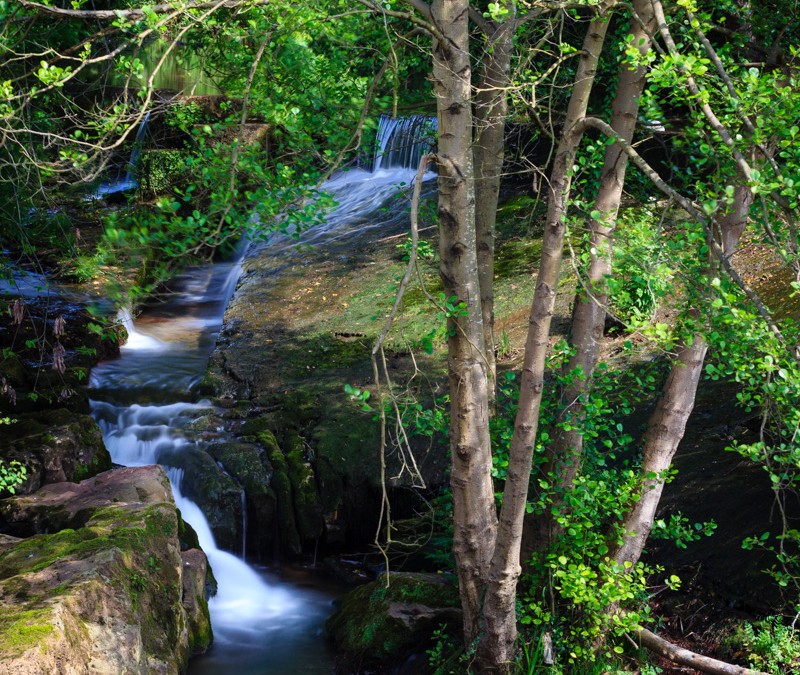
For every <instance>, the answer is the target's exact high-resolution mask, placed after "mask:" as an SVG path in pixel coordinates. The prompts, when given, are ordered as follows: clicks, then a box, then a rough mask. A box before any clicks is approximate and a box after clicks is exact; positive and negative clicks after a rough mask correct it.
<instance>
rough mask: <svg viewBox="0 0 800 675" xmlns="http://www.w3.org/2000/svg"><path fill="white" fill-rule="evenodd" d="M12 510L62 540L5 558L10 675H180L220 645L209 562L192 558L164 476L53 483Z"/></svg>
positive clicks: (142, 470)
mask: <svg viewBox="0 0 800 675" xmlns="http://www.w3.org/2000/svg"><path fill="white" fill-rule="evenodd" d="M3 508H4V510H5V511H6V512H13V513H15V514H17V515H18V516H22V515H23V514H29V515H30V516H32V517H33V518H34V519H36V520H37V526H36V527H37V528H38V529H41V530H48V531H50V532H51V533H50V534H36V535H34V536H31V537H28V538H26V539H22V540H20V541H17V542H16V543H13V542H6V543H9V544H11V545H10V546H7V547H6V548H4V549H3V550H2V551H0V672H8V673H20V674H31V675H32V674H34V673H36V674H39V673H57V672H58V673H82V672H90V671H91V672H100V673H123V672H131V673H133V672H136V673H144V672H149V673H154V672H157V673H165V674H168V675H171V674H173V673H174V674H176V675H177V673H180V672H183V670H184V668H185V666H186V662H187V659H188V657H189V655H190V653H191V651H192V650H201V649H204V648H205V647H206V646H207V645H208V643H209V641H210V633H209V632H208V630H207V626H208V614H207V608H206V607H205V604H204V602H201V601H200V600H199V599H198V596H202V594H203V592H202V589H203V588H204V584H205V569H204V563H203V559H204V556H203V554H202V553H201V552H199V551H191V552H186V553H185V554H184V555H182V554H181V551H180V545H179V541H178V530H179V517H178V513H177V509H176V508H175V504H174V502H173V501H172V496H171V490H170V487H169V481H168V480H167V477H166V475H165V474H164V472H163V470H162V469H161V468H159V467H154V466H149V467H137V468H126V469H120V470H118V471H109V472H106V473H102V474H100V475H98V476H95V477H94V478H90V479H88V480H85V481H83V482H82V483H80V484H72V483H60V484H56V485H48V486H45V487H44V488H42V489H41V490H39V491H38V492H36V493H34V494H31V495H27V496H23V497H15V498H11V499H8V500H5V502H4V503H3ZM47 513H55V514H57V517H56V520H55V521H54V522H52V523H48V522H47V519H46V514H47ZM64 524H67V525H70V527H65V528H63V529H59V528H61V527H62V525H64ZM187 563H188V564H187ZM187 608H188V611H187Z"/></svg>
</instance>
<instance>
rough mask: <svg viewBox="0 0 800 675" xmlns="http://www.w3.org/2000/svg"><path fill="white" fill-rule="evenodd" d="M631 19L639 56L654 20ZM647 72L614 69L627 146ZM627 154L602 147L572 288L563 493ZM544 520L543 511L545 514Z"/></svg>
mask: <svg viewBox="0 0 800 675" xmlns="http://www.w3.org/2000/svg"><path fill="white" fill-rule="evenodd" d="M633 11H634V16H633V17H632V19H631V27H630V35H632V36H633V40H632V41H631V44H632V45H633V46H634V47H635V48H636V49H637V50H638V52H639V54H641V55H642V56H644V55H645V54H647V52H648V50H649V49H650V44H651V35H652V34H653V31H654V29H655V16H654V14H653V6H652V3H651V2H650V0H636V1H635V2H634V5H633ZM646 72H647V68H646V67H645V66H643V65H640V66H638V67H633V66H632V65H631V64H629V63H623V64H622V66H621V67H620V73H619V85H618V87H617V92H616V95H615V96H614V101H613V103H612V112H611V128H612V129H614V131H615V132H616V133H617V134H619V136H620V137H622V138H624V139H625V140H626V141H627V142H629V143H630V142H631V140H632V139H633V132H634V129H635V127H636V119H637V116H638V114H639V98H640V97H641V95H642V90H643V89H644V84H645V75H646ZM627 168H628V156H627V155H626V154H625V153H624V152H623V150H622V148H621V147H620V146H619V144H618V143H614V144H613V145H609V146H608V147H607V149H606V154H605V159H604V162H603V170H602V173H601V176H600V187H599V188H598V191H597V197H596V199H595V204H594V210H595V211H598V212H599V213H600V217H599V218H597V219H595V218H591V219H590V221H589V230H590V232H591V238H590V242H589V256H590V257H589V268H588V270H587V274H586V278H585V280H584V282H583V283H582V284H579V285H578V290H577V293H576V296H575V305H574V309H573V313H572V326H571V345H572V347H573V349H574V353H573V355H572V357H571V358H570V359H569V361H568V362H567V364H566V366H565V368H564V372H565V374H567V373H580V374H581V375H579V376H577V377H573V378H572V381H571V382H570V383H569V384H568V385H567V386H566V387H565V388H564V391H563V392H562V394H561V404H562V406H563V412H562V419H564V418H565V417H568V418H569V420H570V424H569V427H570V428H569V429H567V430H559V431H558V432H557V433H556V434H555V437H554V439H553V443H552V445H551V446H550V449H549V454H550V456H551V458H552V459H551V460H550V462H549V464H550V466H549V467H548V470H546V473H549V472H550V471H553V472H554V473H556V475H558V476H559V477H560V481H559V485H560V486H561V487H562V488H564V489H565V490H569V489H570V488H571V487H572V484H573V482H574V480H575V476H576V475H577V474H578V471H579V470H580V467H581V463H582V453H583V431H582V429H581V428H580V427H581V422H582V421H583V420H584V418H585V406H586V396H587V394H588V391H589V387H590V384H591V377H592V374H593V373H594V369H595V366H596V365H597V353H598V348H599V344H600V341H601V340H602V338H603V329H604V326H605V319H606V310H607V308H608V284H607V279H608V277H609V276H610V275H611V262H612V256H613V235H614V229H615V227H616V223H617V214H618V212H619V206H620V202H621V200H622V188H623V186H624V185H625V173H626V171H627ZM546 517H549V513H548V514H546ZM554 527H557V526H556V525H555V523H554V522H553V521H552V519H550V530H551V531H550V532H549V537H548V538H549V540H550V541H552V540H553V539H554V537H555V536H556V534H557V533H556V532H555V531H553V528H554Z"/></svg>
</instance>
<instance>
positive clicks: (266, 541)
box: [207, 442, 278, 557]
mask: <svg viewBox="0 0 800 675" xmlns="http://www.w3.org/2000/svg"><path fill="white" fill-rule="evenodd" d="M207 450H208V453H209V454H210V455H211V456H212V457H213V458H214V459H215V460H217V462H219V463H220V464H221V465H222V466H223V467H224V469H225V471H226V472H227V473H229V474H230V475H231V477H232V478H234V480H236V482H237V483H238V484H239V485H240V486H241V487H242V488H244V493H245V506H246V510H247V539H248V542H247V550H248V553H249V554H251V555H255V556H257V557H261V554H269V553H271V552H272V549H273V540H274V538H275V531H276V517H277V508H278V507H277V497H276V495H275V492H274V490H273V489H272V487H270V482H271V479H272V477H273V468H272V464H271V463H270V461H269V459H268V458H267V453H266V451H265V450H264V448H261V447H259V446H257V445H255V444H252V443H231V442H229V443H213V444H211V445H209V446H208V448H207Z"/></svg>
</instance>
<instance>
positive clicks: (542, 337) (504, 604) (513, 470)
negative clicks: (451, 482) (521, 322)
mask: <svg viewBox="0 0 800 675" xmlns="http://www.w3.org/2000/svg"><path fill="white" fill-rule="evenodd" d="M608 7H609V5H605V6H603V7H602V8H601V9H600V11H599V13H598V15H597V17H596V18H595V19H594V20H593V21H592V22H591V23H590V25H589V27H588V30H587V34H586V38H585V40H584V43H583V50H582V55H581V59H580V62H579V64H578V69H577V72H576V75H575V81H574V85H573V89H572V95H571V97H570V102H569V107H568V109H567V116H566V118H565V120H564V129H563V133H562V137H561V141H560V143H559V147H558V150H557V152H556V157H555V161H554V164H553V169H552V172H551V177H550V185H549V188H550V189H549V200H548V210H547V222H546V224H545V230H544V239H543V243H542V260H541V264H540V267H539V275H538V277H537V281H536V290H535V292H534V297H533V303H532V306H531V314H530V320H529V328H528V338H527V341H526V344H525V360H524V364H523V370H522V378H521V383H520V398H519V409H518V412H517V418H516V421H515V426H514V437H513V440H512V442H511V448H510V451H509V463H508V473H507V478H506V483H505V488H504V491H503V505H502V508H501V511H500V521H499V525H498V530H497V543H496V545H495V548H494V555H493V557H492V564H491V569H490V572H489V584H488V588H487V592H486V600H485V602H484V617H485V619H486V629H485V632H484V634H483V636H482V640H481V643H480V645H479V651H478V658H479V661H480V662H481V664H482V665H483V667H484V668H490V667H494V668H503V667H504V666H507V664H508V663H510V662H511V660H512V659H513V656H514V641H515V639H516V636H517V625H516V621H517V616H516V607H515V602H516V590H517V579H518V578H519V575H520V571H521V567H520V542H521V539H522V525H523V517H524V515H525V506H526V503H527V498H528V482H529V479H530V473H531V461H532V457H533V450H534V446H535V443H536V431H537V427H538V423H539V411H540V407H541V401H542V390H543V388H544V371H545V357H546V355H547V351H548V338H549V336H550V323H551V319H552V317H553V306H554V303H555V298H556V291H557V290H558V281H559V278H560V275H561V259H562V251H563V248H564V231H565V215H566V210H567V201H568V199H569V190H570V175H569V170H570V169H571V167H572V165H573V162H574V159H575V153H576V151H577V148H578V144H579V142H580V138H581V135H582V131H581V130H580V129H582V127H580V125H579V122H580V121H581V119H582V118H583V117H584V116H585V115H586V108H587V104H588V100H589V94H590V92H591V89H592V83H593V82H594V76H595V72H596V70H597V61H598V57H599V55H600V51H601V50H602V47H603V41H604V39H605V35H606V30H607V28H608V17H607V15H606V11H607V10H608Z"/></svg>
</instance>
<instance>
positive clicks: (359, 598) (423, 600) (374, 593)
mask: <svg viewBox="0 0 800 675" xmlns="http://www.w3.org/2000/svg"><path fill="white" fill-rule="evenodd" d="M389 580H390V584H389V586H388V588H387V585H386V575H381V576H380V577H379V578H378V579H377V580H376V581H373V582H371V583H369V584H365V585H363V586H360V587H359V588H357V589H355V590H354V591H351V592H350V593H349V594H348V595H347V596H345V598H344V600H343V602H342V605H341V607H340V609H339V610H338V611H337V612H336V613H335V614H334V615H333V616H332V617H331V618H330V619H328V622H327V630H328V633H329V634H330V635H331V637H332V638H333V640H334V642H335V643H336V646H337V647H338V648H339V649H341V650H342V651H343V652H344V655H345V669H344V670H342V671H341V672H361V670H362V669H366V668H377V669H381V668H386V667H387V666H389V665H390V664H397V663H402V662H403V661H404V660H405V659H407V658H408V657H409V656H410V655H411V654H415V653H419V652H424V649H425V648H426V647H427V646H428V645H427V641H428V640H430V636H431V634H432V632H433V630H434V629H435V628H436V627H438V626H439V625H441V624H442V623H445V624H448V625H450V626H452V627H453V628H454V629H456V628H457V626H458V625H459V624H460V622H461V611H460V609H459V606H460V605H459V598H458V590H457V589H456V587H455V584H454V583H453V582H452V580H451V579H449V578H448V577H446V576H444V575H441V574H408V573H392V574H391V575H390V576H389Z"/></svg>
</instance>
